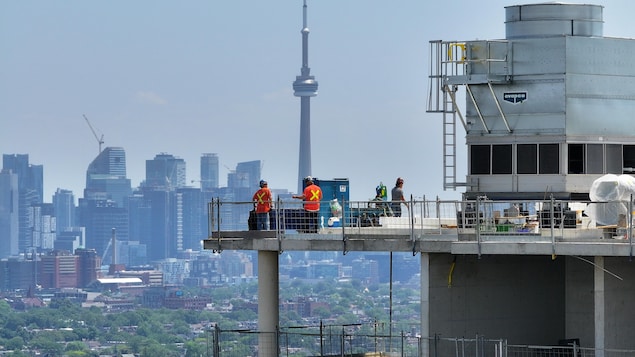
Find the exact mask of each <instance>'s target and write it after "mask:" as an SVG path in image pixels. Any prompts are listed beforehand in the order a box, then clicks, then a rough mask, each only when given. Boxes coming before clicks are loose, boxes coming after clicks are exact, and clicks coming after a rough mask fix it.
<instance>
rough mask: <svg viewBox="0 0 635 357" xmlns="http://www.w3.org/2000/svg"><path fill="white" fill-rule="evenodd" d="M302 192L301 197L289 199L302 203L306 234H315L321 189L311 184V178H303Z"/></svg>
mask: <svg viewBox="0 0 635 357" xmlns="http://www.w3.org/2000/svg"><path fill="white" fill-rule="evenodd" d="M304 186H305V187H304V191H303V192H302V194H301V195H293V196H291V197H293V198H297V199H301V200H303V201H304V217H305V219H304V227H303V228H304V229H305V230H306V231H307V232H308V233H317V227H318V222H317V220H318V212H319V211H320V201H322V189H321V188H320V187H319V186H318V185H316V184H315V183H314V182H313V177H311V176H307V177H305V178H304Z"/></svg>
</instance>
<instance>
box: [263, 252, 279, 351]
mask: <svg viewBox="0 0 635 357" xmlns="http://www.w3.org/2000/svg"><path fill="white" fill-rule="evenodd" d="M278 274H279V272H278V252H276V251H263V250H259V251H258V331H259V332H260V333H259V336H258V355H259V356H277V355H278V342H277V340H276V330H277V328H278V323H279V315H278V314H279V307H278V296H279V295H278V293H279V284H278Z"/></svg>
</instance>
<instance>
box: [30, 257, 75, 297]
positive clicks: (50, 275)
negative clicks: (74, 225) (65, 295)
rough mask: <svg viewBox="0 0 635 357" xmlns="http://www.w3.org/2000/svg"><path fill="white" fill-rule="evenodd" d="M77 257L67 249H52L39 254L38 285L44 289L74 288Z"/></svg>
mask: <svg viewBox="0 0 635 357" xmlns="http://www.w3.org/2000/svg"><path fill="white" fill-rule="evenodd" d="M78 268H79V257H78V256H76V255H73V254H71V253H70V252H67V251H52V252H50V253H48V254H47V255H43V256H41V261H40V274H39V275H40V279H39V283H40V284H39V285H41V286H42V288H44V289H61V288H75V287H77V285H78V284H77V283H78V274H79V271H78Z"/></svg>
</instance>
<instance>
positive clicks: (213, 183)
mask: <svg viewBox="0 0 635 357" xmlns="http://www.w3.org/2000/svg"><path fill="white" fill-rule="evenodd" d="M218 171H219V167H218V155H217V154H203V155H202V156H201V190H203V191H206V192H207V191H211V190H213V189H215V188H218Z"/></svg>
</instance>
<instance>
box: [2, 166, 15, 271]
mask: <svg viewBox="0 0 635 357" xmlns="http://www.w3.org/2000/svg"><path fill="white" fill-rule="evenodd" d="M18 195H19V194H18V175H17V174H15V173H13V172H11V170H2V171H0V237H2V239H0V259H4V258H8V257H9V256H12V255H17V254H18V252H19V251H18V227H19V220H18Z"/></svg>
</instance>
